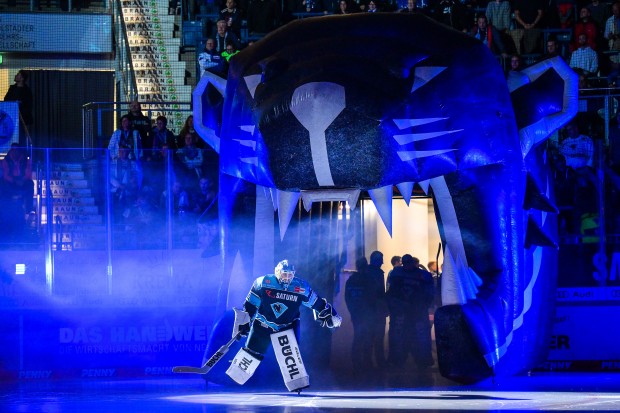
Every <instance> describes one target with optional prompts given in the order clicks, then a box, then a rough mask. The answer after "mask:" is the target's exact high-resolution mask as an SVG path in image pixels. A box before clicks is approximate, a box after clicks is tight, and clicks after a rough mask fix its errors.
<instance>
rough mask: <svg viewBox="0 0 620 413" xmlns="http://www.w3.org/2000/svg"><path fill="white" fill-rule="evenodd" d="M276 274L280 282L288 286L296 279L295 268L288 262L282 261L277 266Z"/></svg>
mask: <svg viewBox="0 0 620 413" xmlns="http://www.w3.org/2000/svg"><path fill="white" fill-rule="evenodd" d="M275 274H276V278H277V279H278V281H280V282H281V283H282V284H285V285H288V284H290V283H291V281H293V277H295V266H293V265H292V264H289V262H288V260H282V261H280V262H279V263H278V265H276V268H275Z"/></svg>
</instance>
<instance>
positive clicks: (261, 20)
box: [237, 0, 281, 48]
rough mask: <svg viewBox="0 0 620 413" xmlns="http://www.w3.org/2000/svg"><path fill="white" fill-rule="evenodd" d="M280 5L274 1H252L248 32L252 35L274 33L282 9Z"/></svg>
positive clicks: (249, 10) (249, 11)
mask: <svg viewBox="0 0 620 413" xmlns="http://www.w3.org/2000/svg"><path fill="white" fill-rule="evenodd" d="M279 5H280V2H279V1H278V2H276V1H274V0H251V1H250V5H249V9H248V30H249V31H250V33H253V34H257V33H261V34H266V33H269V32H270V31H272V30H273V29H274V28H275V27H276V22H277V21H278V19H279V18H280V9H281V8H280V6H279ZM237 48H239V47H237Z"/></svg>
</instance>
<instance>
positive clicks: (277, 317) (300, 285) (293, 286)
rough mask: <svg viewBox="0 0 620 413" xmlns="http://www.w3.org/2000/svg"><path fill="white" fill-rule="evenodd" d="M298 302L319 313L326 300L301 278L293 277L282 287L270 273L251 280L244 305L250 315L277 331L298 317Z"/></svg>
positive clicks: (288, 325) (287, 326) (289, 324)
mask: <svg viewBox="0 0 620 413" xmlns="http://www.w3.org/2000/svg"><path fill="white" fill-rule="evenodd" d="M302 305H305V306H306V307H309V308H311V309H313V310H316V311H319V312H320V311H321V310H323V309H324V308H325V306H326V301H325V300H324V299H322V298H321V297H319V296H318V295H317V294H316V293H315V292H314V291H313V290H312V288H310V286H309V285H308V283H307V282H306V281H304V280H302V279H301V278H298V277H295V278H293V280H292V281H291V282H290V284H288V285H286V286H284V285H282V284H280V282H279V281H278V279H277V278H276V276H275V275H274V274H268V275H265V276H262V277H258V278H257V279H256V280H255V281H254V284H253V285H252V288H251V289H250V292H249V293H248V296H247V297H246V299H245V304H244V308H245V311H247V312H248V314H250V317H253V318H254V319H255V320H257V321H259V322H260V323H262V324H263V325H265V326H267V327H269V328H271V329H272V330H274V331H280V330H285V329H287V328H290V326H291V324H292V323H293V322H295V321H296V320H298V319H299V308H300V307H301V306H302Z"/></svg>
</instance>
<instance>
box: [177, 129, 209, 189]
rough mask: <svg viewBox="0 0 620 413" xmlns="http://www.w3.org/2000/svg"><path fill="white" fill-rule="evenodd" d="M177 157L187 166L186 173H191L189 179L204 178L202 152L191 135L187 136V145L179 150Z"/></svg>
mask: <svg viewBox="0 0 620 413" xmlns="http://www.w3.org/2000/svg"><path fill="white" fill-rule="evenodd" d="M177 157H178V159H179V161H180V162H181V163H182V164H183V165H184V166H185V169H186V171H188V172H191V174H189V175H188V177H193V178H200V177H201V176H202V162H203V159H202V150H201V149H199V148H197V147H196V144H195V143H194V137H193V136H192V134H191V133H187V134H185V145H184V146H183V147H182V148H181V149H178V150H177Z"/></svg>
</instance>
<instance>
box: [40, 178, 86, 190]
mask: <svg viewBox="0 0 620 413" xmlns="http://www.w3.org/2000/svg"><path fill="white" fill-rule="evenodd" d="M41 183H42V185H43V188H44V189H45V188H46V187H47V181H46V180H44V181H41ZM50 188H52V189H54V188H88V181H87V180H86V179H50Z"/></svg>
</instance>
